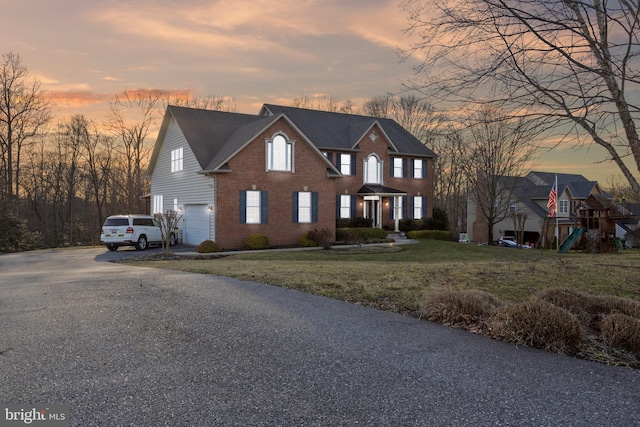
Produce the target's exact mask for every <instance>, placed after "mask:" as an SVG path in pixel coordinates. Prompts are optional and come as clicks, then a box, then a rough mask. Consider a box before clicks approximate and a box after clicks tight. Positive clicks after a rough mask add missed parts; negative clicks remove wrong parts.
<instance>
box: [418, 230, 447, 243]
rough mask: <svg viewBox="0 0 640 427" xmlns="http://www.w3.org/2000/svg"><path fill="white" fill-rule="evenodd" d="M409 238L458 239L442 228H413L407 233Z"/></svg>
mask: <svg viewBox="0 0 640 427" xmlns="http://www.w3.org/2000/svg"><path fill="white" fill-rule="evenodd" d="M407 237H408V238H409V239H433V240H452V241H458V239H457V238H456V237H455V236H454V235H453V234H452V233H451V232H450V231H444V230H414V231H409V232H408V233H407Z"/></svg>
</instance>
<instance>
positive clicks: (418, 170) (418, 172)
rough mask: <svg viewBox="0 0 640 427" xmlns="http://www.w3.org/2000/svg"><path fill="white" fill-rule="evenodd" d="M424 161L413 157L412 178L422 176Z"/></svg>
mask: <svg viewBox="0 0 640 427" xmlns="http://www.w3.org/2000/svg"><path fill="white" fill-rule="evenodd" d="M423 168H424V161H423V160H421V159H415V160H414V161H413V177H414V178H418V179H420V178H424V170H423Z"/></svg>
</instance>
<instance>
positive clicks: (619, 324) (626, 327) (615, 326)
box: [602, 313, 640, 353]
mask: <svg viewBox="0 0 640 427" xmlns="http://www.w3.org/2000/svg"><path fill="white" fill-rule="evenodd" d="M602 340H603V341H604V343H605V344H607V345H610V346H611V347H615V348H620V349H624V350H628V351H631V352H633V353H640V319H637V318H635V317H631V316H627V315H624V314H620V313H614V314H612V315H610V316H607V317H606V318H605V319H604V320H603V321H602Z"/></svg>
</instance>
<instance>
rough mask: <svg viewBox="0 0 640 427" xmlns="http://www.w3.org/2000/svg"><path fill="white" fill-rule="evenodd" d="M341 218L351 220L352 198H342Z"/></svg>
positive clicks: (343, 196) (344, 196) (342, 196)
mask: <svg viewBox="0 0 640 427" xmlns="http://www.w3.org/2000/svg"><path fill="white" fill-rule="evenodd" d="M340 218H351V196H350V195H348V194H347V195H345V194H343V195H341V196H340Z"/></svg>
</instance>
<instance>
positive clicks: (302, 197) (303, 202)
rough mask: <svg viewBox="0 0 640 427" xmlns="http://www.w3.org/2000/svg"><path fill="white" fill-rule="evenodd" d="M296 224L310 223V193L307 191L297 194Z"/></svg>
mask: <svg viewBox="0 0 640 427" xmlns="http://www.w3.org/2000/svg"><path fill="white" fill-rule="evenodd" d="M298 222H302V223H310V222H311V193H310V192H308V191H300V192H299V193H298Z"/></svg>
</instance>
